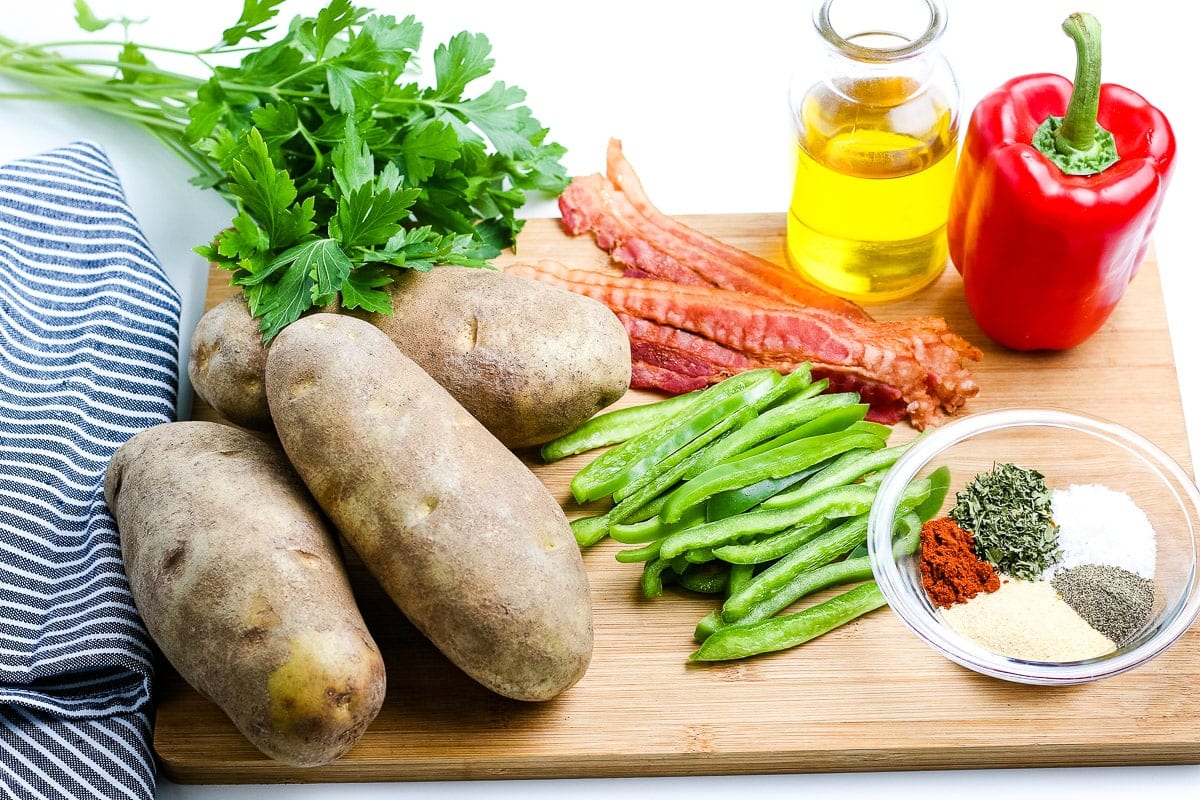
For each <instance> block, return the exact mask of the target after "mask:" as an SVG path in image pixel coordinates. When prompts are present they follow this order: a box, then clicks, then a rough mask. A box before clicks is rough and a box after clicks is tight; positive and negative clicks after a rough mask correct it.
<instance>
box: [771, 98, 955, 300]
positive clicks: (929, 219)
mask: <svg viewBox="0 0 1200 800" xmlns="http://www.w3.org/2000/svg"><path fill="white" fill-rule="evenodd" d="M795 117H796V124H797V133H798V148H797V164H796V182H795V188H794V192H793V196H792V202H791V207H790V210H789V213H788V221H787V253H788V260H789V262H790V263H791V265H792V266H793V267H794V268H796V269H798V270H799V271H800V272H802V273H803V274H804V275H805V276H806V277H808V279H809V280H811V281H813V282H814V283H816V284H817V285H819V286H821V287H823V288H825V289H827V290H829V291H831V292H833V293H835V294H839V295H842V296H843V297H849V298H851V299H854V300H857V301H860V302H879V301H886V300H893V299H896V298H899V297H903V296H905V295H908V294H911V293H913V292H915V291H917V290H918V289H921V288H922V287H924V286H926V285H928V284H929V283H930V282H932V281H933V280H935V279H936V278H937V277H938V276H939V275H940V274H941V273H942V271H943V269H944V268H945V265H946V257H947V255H946V217H947V213H948V210H949V204H950V191H951V188H952V186H953V183H954V169H955V164H956V160H957V146H958V131H957V118H956V115H955V113H954V111H953V108H952V105H951V102H950V101H949V100H948V99H944V98H941V97H939V96H938V95H937V93H936V92H935V91H932V90H930V89H929V88H928V87H921V86H919V85H916V84H915V82H914V81H913V80H912V79H911V78H907V77H901V76H883V77H875V78H856V79H854V80H849V81H843V82H841V83H840V84H836V85H830V84H818V85H816V86H814V87H813V88H812V89H810V90H809V91H808V92H807V93H806V94H805V96H804V98H803V100H802V101H801V103H800V105H799V107H798V108H797V109H796V110H795Z"/></svg>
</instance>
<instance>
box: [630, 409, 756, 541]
mask: <svg viewBox="0 0 1200 800" xmlns="http://www.w3.org/2000/svg"><path fill="white" fill-rule="evenodd" d="M753 416H754V409H753V408H740V409H738V410H737V411H735V412H734V413H733V414H732V415H730V416H728V417H726V418H725V419H723V420H721V421H720V422H718V423H717V424H716V425H714V426H712V427H711V428H709V429H708V430H706V431H705V432H704V433H702V434H700V435H699V436H697V437H696V438H695V439H693V440H692V441H690V442H688V443H687V444H685V445H684V446H683V447H681V448H679V449H678V450H676V451H675V452H674V453H672V454H671V455H669V456H667V457H666V458H664V459H663V460H662V461H660V462H659V463H658V464H656V465H654V467H653V468H651V469H648V470H647V471H646V472H644V473H642V475H641V476H640V477H639V478H638V479H637V480H636V481H634V482H632V483H629V484H626V485H625V486H623V487H621V488H620V489H619V490H617V495H619V496H616V497H615V498H614V499H615V500H616V502H617V504H616V505H615V506H613V507H612V509H610V510H609V512H608V516H609V519H610V520H611V521H612V522H613V523H614V524H616V523H621V522H625V521H626V520H628V519H632V518H633V517H634V516H641V515H642V514H643V510H644V509H645V507H646V506H647V505H649V504H651V503H657V502H658V501H659V498H660V497H661V496H662V494H663V492H665V491H667V490H668V489H670V488H671V487H672V486H674V485H675V484H676V483H678V482H679V478H680V476H681V475H682V474H683V473H684V472H685V471H687V468H688V467H689V466H691V465H692V464H693V463H695V460H696V459H697V458H700V456H701V455H702V454H703V452H704V448H705V447H706V446H708V445H709V444H711V443H712V442H714V441H716V440H717V439H719V438H721V437H722V436H724V435H725V434H726V433H728V432H729V431H730V430H731V429H733V428H736V427H737V426H738V425H741V424H742V423H744V422H745V421H746V420H747V419H750V418H751V417H753ZM661 500H662V502H661V504H660V505H659V507H658V510H657V511H655V513H656V514H659V513H661V509H662V506H663V505H666V497H661Z"/></svg>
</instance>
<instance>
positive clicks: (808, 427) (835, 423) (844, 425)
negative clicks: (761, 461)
mask: <svg viewBox="0 0 1200 800" xmlns="http://www.w3.org/2000/svg"><path fill="white" fill-rule="evenodd" d="M830 396H831V397H832V396H833V395H830ZM870 409H871V407H870V406H869V405H867V404H866V403H854V404H852V405H840V406H834V407H833V408H831V409H829V410H828V411H826V412H825V413H824V414H822V415H821V416H819V417H817V418H816V419H814V420H810V421H809V422H806V423H804V424H803V425H799V426H797V427H796V428H794V429H792V430H790V431H788V432H786V433H781V434H779V435H778V436H776V437H775V438H773V439H768V440H767V441H765V442H763V443H762V444H759V445H755V446H754V447H751V448H750V449H749V450H746V451H745V452H742V453H739V454H738V455H736V456H734V457H733V458H730V459H729V461H730V462H733V461H741V460H742V459H744V458H753V457H754V456H758V455H762V454H763V453H767V452H770V451H771V450H774V449H776V448H779V447H782V446H784V445H786V444H791V443H792V442H796V441H799V440H800V439H807V438H810V437H812V436H819V435H821V434H825V433H837V432H838V431H844V430H847V429H849V428H850V427H851V426H853V425H855V424H856V423H858V422H861V421H862V419H863V417H865V416H866V415H867V412H868V411H869V410H870ZM889 431H890V429H889ZM880 438H883V437H880Z"/></svg>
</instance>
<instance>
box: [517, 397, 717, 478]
mask: <svg viewBox="0 0 1200 800" xmlns="http://www.w3.org/2000/svg"><path fill="white" fill-rule="evenodd" d="M700 394H701V390H697V391H694V392H688V393H687V394H680V395H675V396H674V397H668V398H666V399H665V400H659V401H657V402H654V403H645V404H643V405H638V406H628V407H626V408H618V409H616V410H614V411H606V412H604V413H602V414H597V415H596V416H594V417H592V418H591V419H589V420H588V421H587V422H585V423H583V424H582V425H580V426H579V427H578V428H576V429H575V430H573V431H571V432H570V433H566V434H563V435H562V436H560V437H558V438H557V439H554V440H552V441H549V442H546V443H545V444H544V445H542V449H541V451H540V453H541V456H542V461H545V462H546V463H547V464H550V463H552V462H554V461H558V460H560V459H563V458H566V457H567V456H573V455H578V454H579V453H586V452H587V451H589V450H595V449H596V448H599V447H606V446H608V445H610V444H619V443H620V442H623V441H625V440H626V439H630V438H632V437H634V436H637V435H638V434H641V433H645V432H646V431H649V430H653V429H655V428H657V427H659V426H660V425H663V424H664V423H665V422H666V421H667V420H668V419H670V418H671V417H673V416H675V415H676V414H678V413H680V412H681V411H683V410H684V409H686V408H688V407H689V406H691V405H692V403H694V402H695V401H696V400H697V399H699V397H700Z"/></svg>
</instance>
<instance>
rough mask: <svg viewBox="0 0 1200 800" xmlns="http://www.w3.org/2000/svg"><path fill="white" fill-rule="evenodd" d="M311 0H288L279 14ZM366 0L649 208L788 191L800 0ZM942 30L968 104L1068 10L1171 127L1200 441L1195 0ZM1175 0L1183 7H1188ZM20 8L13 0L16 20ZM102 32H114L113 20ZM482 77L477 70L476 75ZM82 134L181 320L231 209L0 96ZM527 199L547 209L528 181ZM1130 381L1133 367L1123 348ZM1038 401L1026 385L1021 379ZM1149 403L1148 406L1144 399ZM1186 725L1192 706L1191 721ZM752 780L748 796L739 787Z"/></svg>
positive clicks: (954, 8) (164, 32) (954, 3)
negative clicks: (626, 168) (174, 298)
mask: <svg viewBox="0 0 1200 800" xmlns="http://www.w3.org/2000/svg"><path fill="white" fill-rule="evenodd" d="M12 5H13V4H10V5H9V6H6V8H5V11H6V12H10V13H7V14H5V16H4V21H3V22H0V33H3V34H4V35H6V36H8V37H10V38H13V39H16V40H19V41H47V40H54V39H73V38H78V37H77V31H76V29H75V27H74V24H73V22H72V17H73V11H72V4H71V2H70V0H40V2H38V3H36V5H35V6H33V7H34V8H36V11H35V12H33V13H30V12H29V11H28V9H29V8H30V7H31V6H29V5H27V4H24V3H22V4H21V6H22V7H23V8H24V9H26V10H25V11H24V13H22V14H20V15H19V16H18V15H17V14H14V13H11V12H12ZM241 5H242V4H241V2H239V0H205V2H202V3H181V2H174V1H172V2H162V1H160V2H151V0H93V2H92V6H93V8H94V10H95V11H96V12H97V13H98V14H99V15H100V16H128V17H131V18H135V19H137V18H148V19H147V22H146V23H145V24H143V25H141V26H140V27H139V29H138V33H137V37H138V38H139V39H141V40H144V41H151V42H155V43H161V44H169V45H173V46H177V47H181V48H187V49H194V48H201V47H205V46H207V45H209V44H211V43H213V42H215V41H216V40H217V38H218V37H219V36H220V32H221V31H222V30H223V29H224V28H225V27H227V26H228V25H230V24H232V23H233V22H234V21H235V20H236V19H237V16H238V14H239V13H240V10H241ZM322 5H323V3H319V2H309V1H307V0H301V1H297V2H291V3H288V4H286V5H285V7H284V13H283V15H282V17H283V19H284V20H285V21H286V20H288V19H290V18H291V17H292V16H293V15H295V14H298V13H302V12H303V13H312V12H315V11H316V10H318V9H319V8H320V7H321V6H322ZM371 5H373V7H375V8H376V9H378V10H379V11H381V12H385V13H391V14H395V15H397V16H404V15H406V14H410V13H411V14H414V15H415V16H416V17H417V19H418V20H419V21H421V22H423V23H424V25H425V39H424V42H425V45H424V47H423V49H422V55H423V57H424V61H425V63H426V64H431V54H432V49H433V47H434V46H435V45H436V44H438V43H441V42H443V41H445V40H447V39H448V38H449V37H450V36H451V35H453V34H454V33H457V32H458V31H460V30H470V31H473V32H482V33H485V34H487V35H488V37H489V38H490V39H491V41H492V44H493V56H494V58H495V61H496V67H495V70H494V72H493V77H494V78H496V79H502V80H505V81H507V82H509V83H511V84H516V85H519V86H521V87H522V88H524V89H525V90H526V91H527V93H528V99H527V103H528V105H529V106H530V107H531V108H532V109H533V111H534V113H535V116H537V117H538V119H539V120H540V121H541V122H542V123H543V124H544V125H546V126H548V127H549V128H550V130H551V138H552V139H554V140H555V141H558V142H559V143H561V144H563V145H564V146H566V147H567V149H568V153H567V156H566V159H565V163H566V166H567V168H568V170H569V172H570V173H571V174H583V173H590V172H596V171H601V170H602V169H603V164H604V148H605V144H606V142H607V140H608V138H609V137H610V136H616V137H619V138H621V139H622V140H623V141H624V144H625V151H626V155H627V156H628V157H629V159H630V160H631V162H632V163H633V164H634V166H635V168H636V169H637V170H638V172H639V174H640V176H641V178H642V181H643V183H644V184H645V186H646V187H647V191H648V193H649V194H650V196H651V198H652V199H653V200H654V201H655V203H656V204H657V205H658V206H659V207H660V208H662V210H664V211H665V212H667V213H670V214H685V213H736V212H760V211H771V212H781V211H784V210H785V209H786V207H787V202H788V196H789V193H790V190H791V177H792V176H791V163H792V149H791V148H792V142H791V137H790V128H789V122H788V111H787V103H786V94H787V86H788V82H789V78H790V75H791V73H792V71H793V69H794V68H795V66H796V65H797V63H798V62H799V60H800V58H801V57H802V54H803V52H804V51H805V48H808V47H811V46H812V44H813V41H814V40H813V36H812V34H811V23H810V22H809V12H810V8H809V5H808V3H807V2H793V3H786V4H783V3H776V2H764V1H761V0H739V1H738V2H725V3H718V2H709V1H707V0H701V1H697V2H687V3H683V2H676V3H666V2H659V3H655V2H651V0H607V1H606V2H601V3H580V4H575V3H569V2H562V1H561V0H559V1H558V2H508V3H503V2H495V0H492V1H491V2H480V1H478V0H456V1H453V2H452V1H451V0H410V1H409V2H398V1H397V0H380V1H379V2H376V3H374V4H371ZM947 5H948V7H949V12H950V23H949V28H948V30H947V32H946V35H945V38H944V50H945V52H946V53H947V55H948V57H949V58H950V60H951V62H952V64H953V66H954V68H955V70H956V72H957V74H958V77H959V81H960V83H961V86H962V90H963V95H964V106H963V108H964V115H965V114H966V113H969V110H970V108H972V107H973V105H974V103H975V102H976V101H977V100H978V99H979V98H980V97H981V96H982V95H983V94H984V93H985V92H987V91H989V90H990V89H992V88H994V87H995V86H996V85H998V84H999V83H1001V82H1003V81H1004V80H1006V79H1008V78H1010V77H1013V76H1015V75H1019V74H1024V73H1028V72H1042V71H1049V72H1059V73H1062V74H1066V75H1071V74H1072V73H1073V69H1074V50H1073V47H1072V45H1071V43H1070V40H1068V39H1067V37H1066V36H1065V35H1064V34H1063V33H1062V32H1061V30H1060V28H1059V26H1060V24H1061V22H1062V20H1063V19H1064V18H1065V17H1066V16H1067V14H1069V13H1070V12H1072V11H1079V10H1084V11H1090V12H1092V13H1094V14H1095V15H1096V16H1097V17H1098V18H1099V19H1100V21H1101V23H1102V25H1103V32H1104V33H1103V42H1104V79H1105V80H1106V81H1110V82H1114V83H1121V84H1124V85H1126V86H1129V87H1131V88H1133V89H1135V90H1137V91H1139V92H1141V93H1142V94H1143V95H1145V96H1146V97H1147V98H1148V99H1149V100H1150V101H1151V102H1153V103H1154V104H1155V105H1157V106H1159V108H1161V109H1162V110H1163V111H1164V112H1165V113H1166V114H1167V116H1168V118H1169V119H1170V120H1171V122H1172V123H1173V126H1174V128H1175V133H1176V136H1177V138H1178V139H1179V155H1178V167H1177V172H1176V175H1175V178H1174V182H1173V184H1172V186H1171V187H1170V191H1169V192H1168V196H1167V201H1166V204H1165V207H1164V209H1163V212H1162V217H1161V219H1160V222H1159V227H1158V230H1157V232H1156V236H1155V245H1156V249H1157V252H1158V260H1159V265H1160V268H1161V274H1162V281H1163V285H1164V290H1165V294H1166V302H1167V314H1168V323H1169V326H1170V329H1171V333H1172V339H1173V342H1174V350H1175V357H1176V362H1177V365H1178V372H1179V379H1180V386H1181V391H1182V394H1183V399H1184V408H1185V416H1186V419H1187V422H1188V428H1189V443H1190V445H1191V452H1192V454H1193V460H1195V458H1196V454H1197V453H1200V362H1198V360H1197V355H1196V348H1195V346H1194V345H1193V344H1192V343H1193V342H1195V341H1196V340H1197V330H1198V329H1200V319H1198V318H1197V314H1196V310H1195V300H1196V298H1197V296H1198V294H1197V290H1198V288H1200V279H1198V278H1197V275H1196V269H1195V267H1196V259H1195V256H1194V253H1193V243H1192V234H1193V227H1194V222H1193V220H1194V219H1195V209H1196V208H1197V196H1198V195H1200V168H1198V167H1197V161H1196V142H1197V130H1198V125H1200V111H1197V106H1198V105H1200V99H1198V97H1200V93H1198V92H1197V80H1198V79H1197V78H1196V75H1197V74H1200V70H1198V69H1197V67H1196V63H1197V59H1196V54H1195V51H1194V48H1195V45H1194V37H1193V36H1192V34H1191V33H1190V32H1189V30H1188V25H1190V24H1191V23H1193V22H1194V21H1195V17H1196V15H1195V13H1194V11H1192V10H1190V9H1191V7H1192V4H1188V3H1179V2H1168V0H1140V2H1131V1H1130V0H1090V1H1089V2H1086V4H1084V3H1076V2H1063V0H1004V1H1003V2H984V1H983V0H976V1H974V2H973V1H972V0H947ZM1185 9H1186V10H1185ZM20 17H27V18H25V19H21V18H20ZM114 33H115V32H114ZM476 88H477V90H478V91H482V90H483V88H485V87H484V86H479V87H476ZM80 138H87V139H91V140H93V141H96V142H98V143H100V144H101V145H102V146H103V147H104V148H105V149H106V150H107V151H108V153H109V155H110V157H111V158H112V159H113V162H114V164H115V166H116V168H117V171H118V174H119V175H120V176H121V179H122V181H123V183H124V186H125V189H126V192H127V194H128V197H129V200H130V203H131V205H132V206H133V210H134V212H135V213H136V214H137V216H138V218H139V220H140V221H141V223H142V225H143V227H144V228H145V230H146V233H147V236H148V237H149V239H150V242H151V245H152V246H153V247H154V249H155V252H156V253H157V254H158V256H159V258H160V259H161V260H162V261H163V263H164V265H165V266H166V267H167V269H168V272H169V273H170V274H171V276H172V279H173V280H174V281H175V282H176V285H177V286H178V287H179V288H180V290H181V292H182V293H183V294H184V297H185V300H186V301H187V302H188V304H189V311H188V314H187V316H186V317H185V319H184V327H185V330H188V329H190V327H191V325H193V324H194V322H195V320H196V319H197V318H198V316H199V313H200V309H201V307H202V301H203V291H204V286H205V280H206V276H207V271H206V265H205V264H203V263H202V262H201V260H200V259H199V257H198V256H195V255H194V254H193V253H192V247H194V246H195V245H197V244H199V243H201V242H203V241H205V240H206V239H207V238H209V237H210V236H211V235H212V234H213V233H214V232H215V231H216V230H218V229H219V228H220V227H221V226H223V225H225V224H226V223H227V222H228V220H229V219H230V217H231V213H230V209H229V208H228V206H226V205H225V204H224V202H223V201H222V200H220V199H219V198H217V197H216V196H215V195H212V194H210V193H206V192H203V191H201V190H198V189H194V188H192V187H190V186H189V185H188V183H187V179H188V177H190V171H189V169H188V168H187V167H186V166H185V165H184V164H183V163H182V161H180V160H179V159H178V157H177V156H175V155H174V154H172V153H170V152H168V151H166V150H165V149H164V148H162V147H161V146H160V145H159V144H158V143H157V142H156V141H155V140H153V139H152V138H150V137H149V136H148V135H146V134H144V133H142V132H141V131H139V130H137V129H134V128H131V127H129V126H127V125H125V124H122V123H119V122H115V121H113V120H110V119H108V118H105V117H101V116H98V115H95V114H92V113H90V112H86V111H80V110H73V109H63V108H60V107H54V106H48V105H45V104H38V103H22V102H8V101H6V102H2V103H0V161H7V160H9V159H11V158H14V157H18V156H24V155H30V154H33V153H36V152H38V151H41V150H43V149H48V148H52V147H57V146H60V145H63V144H66V143H68V142H70V141H73V140H76V139H80ZM524 213H525V214H526V215H527V216H557V208H556V206H555V205H554V204H553V202H552V201H550V200H549V199H545V198H542V199H534V200H532V201H531V202H530V203H529V204H528V205H527V206H526V209H525V211H524ZM1128 366H1129V373H1128V380H1132V381H1136V380H1138V379H1139V376H1138V365H1136V364H1130V365H1128ZM1029 391H1030V400H1031V402H1032V401H1035V400H1036V386H1033V385H1031V386H1030V390H1029ZM1146 413H1148V414H1153V413H1154V409H1152V408H1148V409H1146ZM1197 725H1200V720H1198V721H1197ZM1198 789H1200V767H1197V766H1182V767H1140V768H1105V769H1083V768H1078V769H1058V770H1000V771H990V770H989V771H952V770H951V771H939V772H896V773H877V774H853V775H849V774H847V775H841V774H835V775H781V776H746V777H723V778H717V777H704V776H698V777H695V778H686V779H666V778H663V779H636V780H634V779H624V780H586V781H482V782H471V783H402V784H390V785H366V786H364V785H354V786H303V787H299V786H283V787H280V786H267V787H229V786H211V787H194V786H175V785H173V784H170V783H168V782H166V781H163V782H162V783H161V785H160V791H159V795H160V797H161V798H164V800H166V799H168V798H169V799H173V800H212V799H213V798H222V800H224V799H225V798H230V799H231V800H241V799H242V798H251V797H254V798H285V797H286V798H296V800H318V799H320V800H344V799H345V798H350V797H355V798H359V797H362V798H382V797H388V798H443V797H446V798H448V797H455V798H468V799H469V798H517V797H521V798H542V797H547V798H549V797H559V796H561V795H562V794H564V793H569V794H570V795H571V796H573V797H575V798H581V799H582V800H587V799H589V798H615V797H621V796H625V795H627V794H628V793H630V792H632V793H634V794H636V795H645V794H651V793H653V794H654V796H656V797H662V798H689V800H704V799H705V798H710V797H712V798H717V797H728V796H731V795H741V796H753V797H755V798H757V799H760V800H770V799H771V798H784V797H787V798H794V797H798V796H804V795H815V796H829V795H832V794H834V793H837V794H839V795H842V796H846V797H857V796H860V795H862V794H866V793H874V794H880V793H883V794H888V795H890V796H891V797H901V798H908V797H912V798H916V797H926V796H930V795H933V796H943V795H945V796H949V795H967V794H969V795H970V796H972V797H975V798H991V797H996V798H1000V797H1003V798H1011V797H1013V796H1020V795H1022V794H1026V793H1033V794H1034V795H1035V796H1040V795H1048V794H1049V793H1050V792H1051V791H1052V792H1053V793H1054V794H1055V795H1056V796H1057V797H1059V798H1076V797H1079V798H1083V797H1087V798H1092V797H1096V796H1105V797H1107V796H1115V795H1117V794H1125V795H1131V794H1134V793H1143V792H1149V793H1150V794H1151V795H1152V796H1155V797H1194V796H1196V792H1197V790H1198ZM751 793H752V794H751Z"/></svg>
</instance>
